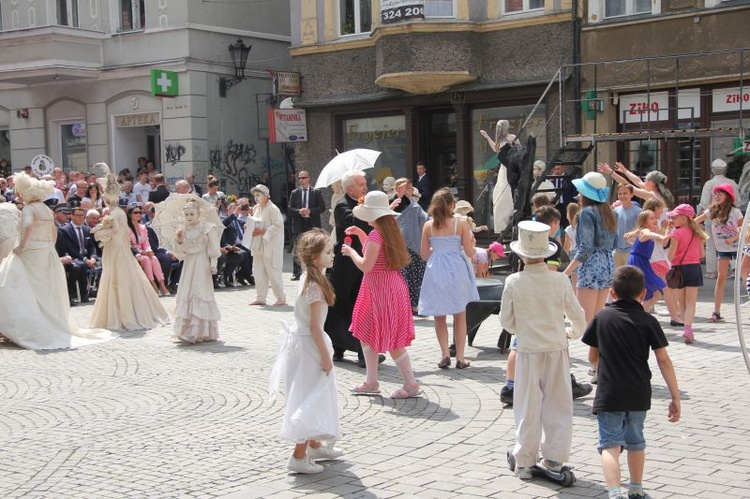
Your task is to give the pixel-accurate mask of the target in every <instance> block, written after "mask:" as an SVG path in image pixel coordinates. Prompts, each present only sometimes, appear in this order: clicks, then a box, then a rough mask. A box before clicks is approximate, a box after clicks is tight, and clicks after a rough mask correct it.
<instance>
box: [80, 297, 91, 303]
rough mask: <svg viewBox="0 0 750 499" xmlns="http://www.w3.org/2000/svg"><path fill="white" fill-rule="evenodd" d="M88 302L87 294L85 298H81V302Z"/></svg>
mask: <svg viewBox="0 0 750 499" xmlns="http://www.w3.org/2000/svg"><path fill="white" fill-rule="evenodd" d="M88 302H89V298H88V296H87V297H86V298H81V303H88Z"/></svg>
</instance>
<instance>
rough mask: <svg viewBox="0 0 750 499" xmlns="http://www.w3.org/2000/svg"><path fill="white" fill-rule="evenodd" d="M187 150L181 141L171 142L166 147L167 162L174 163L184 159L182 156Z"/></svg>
mask: <svg viewBox="0 0 750 499" xmlns="http://www.w3.org/2000/svg"><path fill="white" fill-rule="evenodd" d="M185 152H186V149H185V146H183V145H182V144H180V143H179V142H177V143H171V142H170V143H168V144H167V145H166V146H165V147H164V153H165V155H166V159H167V163H171V164H173V165H174V164H176V163H177V162H178V161H180V160H181V159H182V156H183V155H184V154H185Z"/></svg>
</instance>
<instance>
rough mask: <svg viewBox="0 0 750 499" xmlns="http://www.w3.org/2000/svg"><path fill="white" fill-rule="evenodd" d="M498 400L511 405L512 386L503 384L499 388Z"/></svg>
mask: <svg viewBox="0 0 750 499" xmlns="http://www.w3.org/2000/svg"><path fill="white" fill-rule="evenodd" d="M500 402H502V403H503V404H505V405H508V406H511V407H513V387H512V386H508V385H505V386H503V387H502V388H501V389H500Z"/></svg>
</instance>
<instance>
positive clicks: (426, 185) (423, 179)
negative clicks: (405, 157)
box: [414, 162, 432, 211]
mask: <svg viewBox="0 0 750 499" xmlns="http://www.w3.org/2000/svg"><path fill="white" fill-rule="evenodd" d="M414 187H416V188H417V190H418V191H419V194H420V195H421V197H420V198H419V206H421V207H422V209H423V210H424V211H427V208H428V207H429V206H430V201H431V200H432V186H431V185H430V177H428V176H427V168H425V166H424V163H422V162H419V163H417V180H415V181H414Z"/></svg>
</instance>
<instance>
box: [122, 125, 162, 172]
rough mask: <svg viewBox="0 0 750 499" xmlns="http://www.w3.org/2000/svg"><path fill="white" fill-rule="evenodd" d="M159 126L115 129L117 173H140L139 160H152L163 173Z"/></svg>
mask: <svg viewBox="0 0 750 499" xmlns="http://www.w3.org/2000/svg"><path fill="white" fill-rule="evenodd" d="M160 128H161V127H160V126H159V125H149V126H131V127H118V128H115V136H114V164H115V167H116V168H117V171H120V170H122V169H123V168H129V169H130V171H131V172H132V173H135V172H136V171H138V158H140V157H141V156H143V157H144V158H146V159H149V160H152V161H153V162H154V165H155V166H156V169H157V171H161V135H160Z"/></svg>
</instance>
